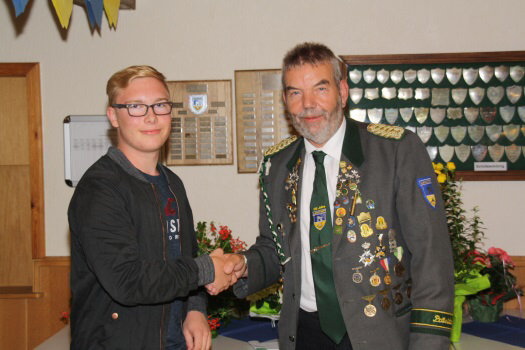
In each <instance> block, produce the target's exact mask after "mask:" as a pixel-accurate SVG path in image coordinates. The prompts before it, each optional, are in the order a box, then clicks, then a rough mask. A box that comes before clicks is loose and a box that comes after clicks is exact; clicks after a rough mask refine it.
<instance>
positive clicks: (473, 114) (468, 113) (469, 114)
mask: <svg viewBox="0 0 525 350" xmlns="http://www.w3.org/2000/svg"><path fill="white" fill-rule="evenodd" d="M463 114H465V118H466V119H467V120H468V122H469V123H470V124H473V123H474V122H475V121H476V119H478V115H479V108H476V107H465V108H464V109H463Z"/></svg>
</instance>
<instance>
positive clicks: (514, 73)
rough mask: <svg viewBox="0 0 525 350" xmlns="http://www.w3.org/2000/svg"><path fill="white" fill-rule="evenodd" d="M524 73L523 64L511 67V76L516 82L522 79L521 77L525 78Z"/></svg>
mask: <svg viewBox="0 0 525 350" xmlns="http://www.w3.org/2000/svg"><path fill="white" fill-rule="evenodd" d="M524 74H525V69H524V68H523V67H522V66H514V67H510V77H511V79H512V80H514V82H515V83H517V82H518V81H520V80H521V78H523V75H524Z"/></svg>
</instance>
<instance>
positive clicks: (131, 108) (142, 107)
mask: <svg viewBox="0 0 525 350" xmlns="http://www.w3.org/2000/svg"><path fill="white" fill-rule="evenodd" d="M111 107H113V108H119V109H121V108H126V109H127V110H128V114H129V115H130V116H131V117H143V116H145V115H146V114H148V110H149V109H150V108H152V109H153V113H155V114H156V115H167V114H170V113H171V109H172V108H173V102H158V103H154V104H152V105H147V104H144V103H126V104H118V103H116V104H112V105H111Z"/></svg>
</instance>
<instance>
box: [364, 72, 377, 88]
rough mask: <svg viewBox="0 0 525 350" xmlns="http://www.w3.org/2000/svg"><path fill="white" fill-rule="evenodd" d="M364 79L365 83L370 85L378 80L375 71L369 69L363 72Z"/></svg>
mask: <svg viewBox="0 0 525 350" xmlns="http://www.w3.org/2000/svg"><path fill="white" fill-rule="evenodd" d="M363 79H365V81H366V82H367V83H368V84H370V83H371V82H373V81H374V80H375V79H376V71H375V70H373V69H370V68H369V69H367V70H365V71H364V72H363Z"/></svg>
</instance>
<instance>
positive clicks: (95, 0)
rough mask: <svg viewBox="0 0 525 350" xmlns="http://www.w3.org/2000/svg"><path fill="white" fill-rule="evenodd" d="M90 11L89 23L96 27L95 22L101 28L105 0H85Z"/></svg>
mask: <svg viewBox="0 0 525 350" xmlns="http://www.w3.org/2000/svg"><path fill="white" fill-rule="evenodd" d="M84 2H85V4H86V9H87V13H88V19H89V24H90V25H91V28H94V26H95V23H96V25H97V27H99V28H100V24H101V23H102V13H103V12H104V0H84Z"/></svg>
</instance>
